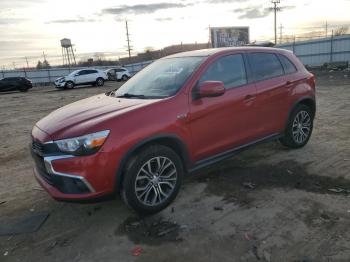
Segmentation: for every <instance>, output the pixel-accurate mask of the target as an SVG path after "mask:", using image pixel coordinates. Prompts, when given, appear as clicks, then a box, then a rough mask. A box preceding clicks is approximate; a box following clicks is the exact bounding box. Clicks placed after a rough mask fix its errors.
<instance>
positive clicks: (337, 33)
mask: <svg viewBox="0 0 350 262" xmlns="http://www.w3.org/2000/svg"><path fill="white" fill-rule="evenodd" d="M348 31H349V26H342V27H339V28H337V29H335V30H334V36H340V35H346V34H347V33H348Z"/></svg>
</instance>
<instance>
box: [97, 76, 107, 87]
mask: <svg viewBox="0 0 350 262" xmlns="http://www.w3.org/2000/svg"><path fill="white" fill-rule="evenodd" d="M104 82H105V81H104V80H103V78H102V77H99V78H97V79H96V85H97V86H103V85H104Z"/></svg>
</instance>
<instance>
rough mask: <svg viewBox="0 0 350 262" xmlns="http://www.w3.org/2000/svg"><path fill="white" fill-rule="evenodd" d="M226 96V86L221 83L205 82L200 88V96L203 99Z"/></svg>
mask: <svg viewBox="0 0 350 262" xmlns="http://www.w3.org/2000/svg"><path fill="white" fill-rule="evenodd" d="M223 94H225V86H224V83H223V82H221V81H205V82H203V83H201V84H200V86H199V88H198V95H199V97H200V98H202V97H216V96H222V95H223Z"/></svg>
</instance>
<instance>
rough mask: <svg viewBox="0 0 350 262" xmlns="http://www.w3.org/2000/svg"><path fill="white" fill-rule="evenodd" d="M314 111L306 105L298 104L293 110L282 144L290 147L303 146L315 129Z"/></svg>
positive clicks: (281, 140)
mask: <svg viewBox="0 0 350 262" xmlns="http://www.w3.org/2000/svg"><path fill="white" fill-rule="evenodd" d="M313 120H314V113H313V112H312V110H311V109H310V107H308V106H306V105H302V104H301V105H297V106H296V107H295V108H294V110H293V111H292V113H291V115H290V117H289V120H288V123H287V127H286V130H285V134H284V136H283V137H282V138H280V142H281V144H283V145H284V146H286V147H289V148H301V147H303V146H305V145H306V144H307V142H308V141H309V139H310V137H311V134H312V129H313Z"/></svg>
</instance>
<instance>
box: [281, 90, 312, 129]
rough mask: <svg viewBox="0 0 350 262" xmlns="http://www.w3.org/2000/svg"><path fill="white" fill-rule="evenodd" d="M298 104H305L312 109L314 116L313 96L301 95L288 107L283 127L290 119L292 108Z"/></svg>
mask: <svg viewBox="0 0 350 262" xmlns="http://www.w3.org/2000/svg"><path fill="white" fill-rule="evenodd" d="M298 105H306V106H308V107H309V108H310V109H311V110H312V113H313V117H315V115H316V101H315V98H314V97H312V96H304V97H301V98H299V99H298V100H297V101H295V102H294V104H293V106H292V107H291V108H290V109H289V112H288V118H287V120H286V123H285V128H286V127H287V125H288V121H289V119H290V116H291V114H292V112H293V111H294V109H295V108H296V107H297V106H298Z"/></svg>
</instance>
